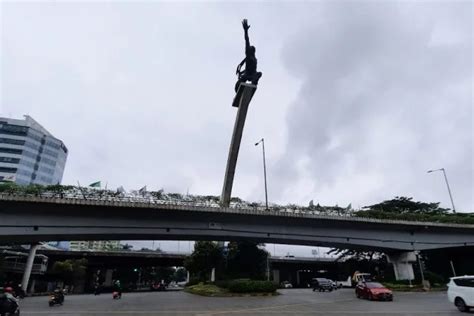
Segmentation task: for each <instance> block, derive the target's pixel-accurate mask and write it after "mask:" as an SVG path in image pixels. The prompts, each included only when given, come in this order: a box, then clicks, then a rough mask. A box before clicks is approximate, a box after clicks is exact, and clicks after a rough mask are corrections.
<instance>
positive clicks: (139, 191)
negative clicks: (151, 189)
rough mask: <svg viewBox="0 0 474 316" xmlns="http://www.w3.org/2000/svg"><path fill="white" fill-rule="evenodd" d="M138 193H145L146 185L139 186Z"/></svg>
mask: <svg viewBox="0 0 474 316" xmlns="http://www.w3.org/2000/svg"><path fill="white" fill-rule="evenodd" d="M138 193H140V194H141V195H143V194H145V193H146V185H145V186H144V187H143V188H141V189H140V190H138Z"/></svg>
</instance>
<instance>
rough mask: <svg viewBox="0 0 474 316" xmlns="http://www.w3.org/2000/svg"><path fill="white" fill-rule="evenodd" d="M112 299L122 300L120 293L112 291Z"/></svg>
mask: <svg viewBox="0 0 474 316" xmlns="http://www.w3.org/2000/svg"><path fill="white" fill-rule="evenodd" d="M112 298H113V299H114V300H117V299H121V298H122V294H121V293H120V292H117V291H114V292H112Z"/></svg>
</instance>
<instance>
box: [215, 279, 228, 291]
mask: <svg viewBox="0 0 474 316" xmlns="http://www.w3.org/2000/svg"><path fill="white" fill-rule="evenodd" d="M230 282H232V281H231V280H217V281H216V282H214V284H215V285H216V286H218V287H220V288H223V289H228V288H229V284H230Z"/></svg>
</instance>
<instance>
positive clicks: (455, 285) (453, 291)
mask: <svg viewBox="0 0 474 316" xmlns="http://www.w3.org/2000/svg"><path fill="white" fill-rule="evenodd" d="M448 298H449V301H450V302H451V303H454V305H455V306H456V307H457V308H458V309H459V310H460V311H461V312H468V311H469V309H470V308H474V275H465V276H460V277H453V278H451V279H450V280H449V283H448Z"/></svg>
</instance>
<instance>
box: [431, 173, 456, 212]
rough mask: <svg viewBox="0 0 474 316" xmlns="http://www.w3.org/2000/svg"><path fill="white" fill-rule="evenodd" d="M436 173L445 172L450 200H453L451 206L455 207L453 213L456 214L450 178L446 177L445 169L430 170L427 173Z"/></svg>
mask: <svg viewBox="0 0 474 316" xmlns="http://www.w3.org/2000/svg"><path fill="white" fill-rule="evenodd" d="M435 171H443V175H444V180H445V181H446V186H447V187H448V193H449V198H450V199H451V205H452V206H453V213H456V208H455V207H454V201H453V195H452V194H451V189H450V188H449V182H448V177H447V176H446V171H445V170H444V168H441V169H434V170H428V171H427V172H428V173H432V172H435Z"/></svg>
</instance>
